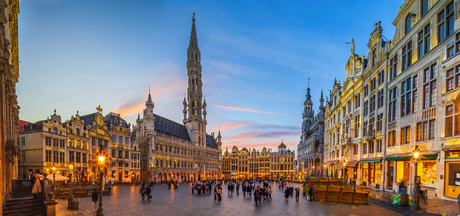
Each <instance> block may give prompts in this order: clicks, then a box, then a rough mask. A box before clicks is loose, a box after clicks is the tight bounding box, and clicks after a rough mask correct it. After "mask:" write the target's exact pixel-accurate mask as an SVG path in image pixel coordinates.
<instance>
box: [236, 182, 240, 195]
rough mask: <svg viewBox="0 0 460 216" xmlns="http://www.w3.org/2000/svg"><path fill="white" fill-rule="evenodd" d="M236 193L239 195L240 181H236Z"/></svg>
mask: <svg viewBox="0 0 460 216" xmlns="http://www.w3.org/2000/svg"><path fill="white" fill-rule="evenodd" d="M236 195H240V183H239V182H236Z"/></svg>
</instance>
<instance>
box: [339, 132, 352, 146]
mask: <svg viewBox="0 0 460 216" xmlns="http://www.w3.org/2000/svg"><path fill="white" fill-rule="evenodd" d="M340 143H342V144H345V145H349V144H352V142H351V137H350V135H348V134H345V137H344V138H342V139H340Z"/></svg>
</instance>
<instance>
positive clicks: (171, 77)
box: [113, 62, 187, 117]
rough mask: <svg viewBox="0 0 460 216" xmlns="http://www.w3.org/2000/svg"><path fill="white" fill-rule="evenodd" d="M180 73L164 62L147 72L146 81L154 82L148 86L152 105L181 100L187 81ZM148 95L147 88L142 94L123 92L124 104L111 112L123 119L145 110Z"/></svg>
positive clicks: (177, 68) (169, 63) (179, 69)
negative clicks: (118, 114) (156, 102)
mask: <svg viewBox="0 0 460 216" xmlns="http://www.w3.org/2000/svg"><path fill="white" fill-rule="evenodd" d="M181 71H182V69H181V68H180V67H178V66H177V65H175V64H173V63H172V62H164V63H162V64H160V65H159V66H158V67H156V68H155V69H153V70H151V71H148V72H147V74H146V79H149V80H156V81H155V82H154V83H152V84H151V86H150V94H151V97H152V100H153V102H154V103H155V101H161V104H162V105H166V104H167V103H171V102H174V101H177V100H180V99H182V98H183V95H184V93H185V91H186V88H187V80H186V78H185V77H184V76H180V75H179V74H180V72H181ZM151 77H154V78H155V79H153V78H151ZM181 87H183V88H181ZM148 94H149V90H148V89H147V86H146V87H145V90H144V91H142V92H131V91H127V92H124V93H123V99H122V100H123V101H125V102H123V103H120V104H118V105H117V106H116V107H115V108H114V109H113V111H114V112H116V113H120V115H121V116H124V117H126V116H131V115H134V114H136V113H137V112H140V111H142V110H143V109H144V108H145V101H146V100H147V96H148Z"/></svg>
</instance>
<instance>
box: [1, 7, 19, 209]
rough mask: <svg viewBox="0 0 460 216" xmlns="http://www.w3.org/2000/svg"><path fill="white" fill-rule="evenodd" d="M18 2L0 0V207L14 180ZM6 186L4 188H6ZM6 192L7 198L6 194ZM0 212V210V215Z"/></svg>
mask: <svg viewBox="0 0 460 216" xmlns="http://www.w3.org/2000/svg"><path fill="white" fill-rule="evenodd" d="M18 14H19V0H1V1H0V23H1V24H2V25H0V74H1V75H0V85H1V86H0V110H1V111H0V118H1V120H0V122H1V127H0V130H1V132H0V182H2V184H1V186H0V205H2V206H3V202H4V201H5V200H4V199H5V195H6V196H7V198H8V197H9V194H11V180H12V179H16V178H17V177H18V157H17V155H18V151H17V139H18V121H19V106H18V101H17V96H16V83H17V82H18V78H19V49H18ZM7 187H8V189H7ZM7 192H8V195H7ZM1 214H2V209H1V208H0V215H1Z"/></svg>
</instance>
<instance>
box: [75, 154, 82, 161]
mask: <svg viewBox="0 0 460 216" xmlns="http://www.w3.org/2000/svg"><path fill="white" fill-rule="evenodd" d="M75 154H76V157H75V158H76V163H81V152H75Z"/></svg>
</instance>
